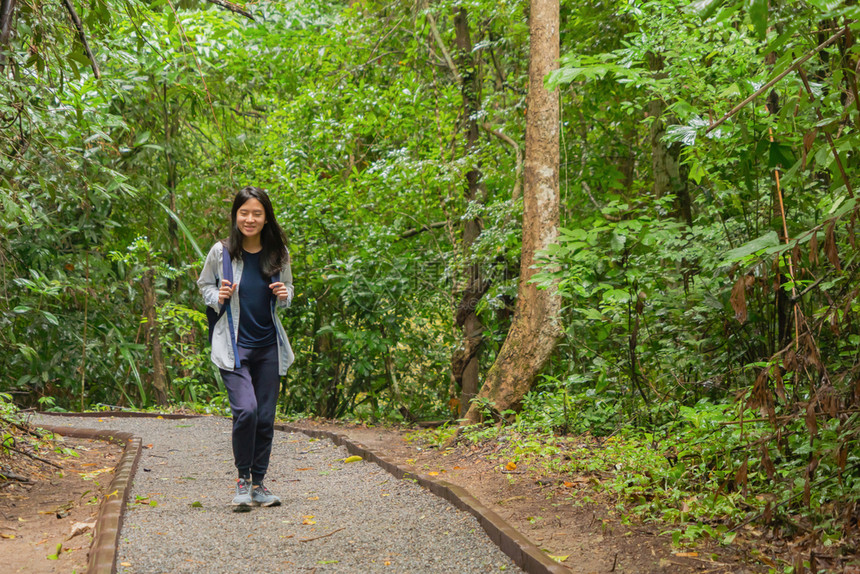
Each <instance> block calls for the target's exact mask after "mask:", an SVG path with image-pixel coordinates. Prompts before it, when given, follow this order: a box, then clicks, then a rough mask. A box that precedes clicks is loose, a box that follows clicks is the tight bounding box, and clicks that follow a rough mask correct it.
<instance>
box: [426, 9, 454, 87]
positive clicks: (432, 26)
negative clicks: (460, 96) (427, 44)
mask: <svg viewBox="0 0 860 574" xmlns="http://www.w3.org/2000/svg"><path fill="white" fill-rule="evenodd" d="M427 21H428V22H430V31H431V32H433V37H434V38H435V39H436V43H437V44H438V45H439V49H440V50H442V56H444V57H445V63H446V64H448V68H449V69H450V70H451V72H452V73H453V74H454V79H455V80H457V83H458V84H462V83H463V76H461V75H460V72H459V71H458V70H457V66H456V65H454V60H452V59H451V55H450V54H449V53H448V50H447V49H446V48H445V42H443V41H442V35H441V34H439V29H438V28H437V27H436V19H435V18H433V14H431V13H430V12H427Z"/></svg>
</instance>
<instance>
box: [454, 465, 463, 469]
mask: <svg viewBox="0 0 860 574" xmlns="http://www.w3.org/2000/svg"><path fill="white" fill-rule="evenodd" d="M460 468H462V467H459V466H455V467H454V469H453V470H460Z"/></svg>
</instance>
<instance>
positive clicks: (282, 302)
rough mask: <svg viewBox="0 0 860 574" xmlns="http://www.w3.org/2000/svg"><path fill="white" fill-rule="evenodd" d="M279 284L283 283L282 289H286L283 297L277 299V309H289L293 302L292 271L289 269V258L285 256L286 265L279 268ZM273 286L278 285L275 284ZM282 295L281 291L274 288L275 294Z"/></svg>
mask: <svg viewBox="0 0 860 574" xmlns="http://www.w3.org/2000/svg"><path fill="white" fill-rule="evenodd" d="M280 279H281V281H280V282H281V283H283V287H284V289H286V293H285V295H286V296H285V297H281V296H279V297H278V307H289V306H290V305H291V304H292V302H293V294H294V290H293V271H292V269H291V268H290V258H289V256H287V263H286V265H284V266H283V267H282V268H281V273H280ZM275 285H278V284H277V283H275ZM279 292H280V293H284V292H283V290H281V289H278V288H277V287H276V288H275V294H276V295H277V294H278V293H279Z"/></svg>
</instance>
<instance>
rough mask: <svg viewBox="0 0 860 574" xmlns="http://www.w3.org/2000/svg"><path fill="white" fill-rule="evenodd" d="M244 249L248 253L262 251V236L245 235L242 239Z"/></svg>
mask: <svg viewBox="0 0 860 574" xmlns="http://www.w3.org/2000/svg"><path fill="white" fill-rule="evenodd" d="M242 249H244V250H245V251H247V252H248V253H258V252H260V251H262V249H263V244H262V243H261V242H260V236H259V235H255V236H254V237H245V238H243V239H242Z"/></svg>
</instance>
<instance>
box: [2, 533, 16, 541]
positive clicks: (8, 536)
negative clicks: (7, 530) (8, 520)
mask: <svg viewBox="0 0 860 574" xmlns="http://www.w3.org/2000/svg"><path fill="white" fill-rule="evenodd" d="M0 538H5V539H7V540H14V539H15V535H14V534H3V533H0Z"/></svg>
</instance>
